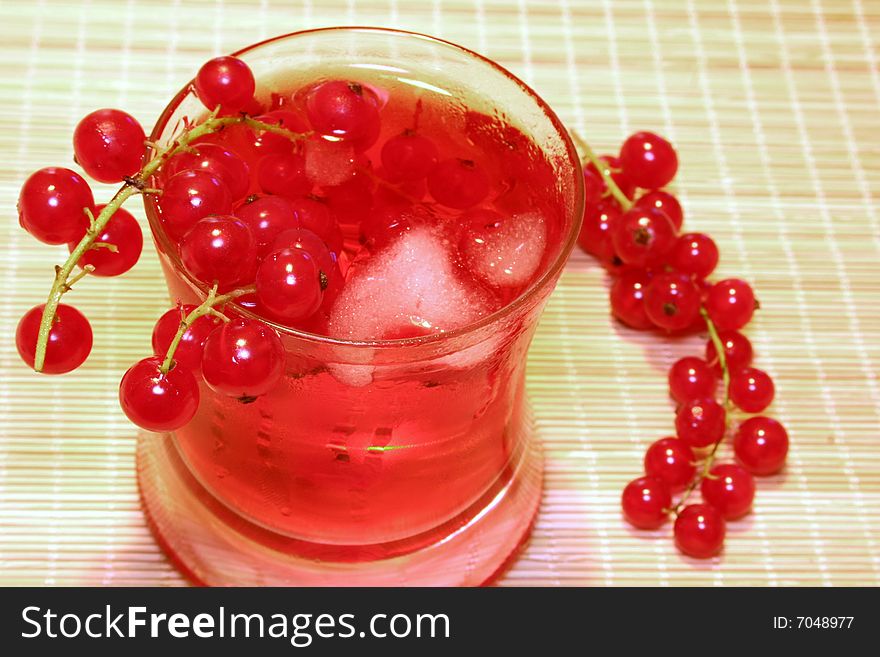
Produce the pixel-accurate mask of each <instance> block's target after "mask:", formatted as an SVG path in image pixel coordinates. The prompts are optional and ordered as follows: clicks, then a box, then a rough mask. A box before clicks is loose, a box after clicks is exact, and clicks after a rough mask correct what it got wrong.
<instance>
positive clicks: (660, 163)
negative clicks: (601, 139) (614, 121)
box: [620, 132, 678, 189]
mask: <svg viewBox="0 0 880 657" xmlns="http://www.w3.org/2000/svg"><path fill="white" fill-rule="evenodd" d="M620 164H621V166H622V167H623V171H624V172H625V173H626V176H627V178H629V179H630V180H631V181H632V182H633V183H634V184H635V185H637V186H638V187H643V188H645V189H659V188H660V187H663V186H664V185H666V184H667V183H669V182H670V181H671V180H672V179H673V178H674V177H675V172H676V171H677V170H678V156H677V155H676V154H675V149H674V148H673V147H672V144H670V143H669V142H668V141H666V140H665V139H663V137H661V136H659V135H655V134H654V133H653V132H637V133H635V134H633V135H630V136H629V137H627V139H626V141H625V142H623V146H621V147H620Z"/></svg>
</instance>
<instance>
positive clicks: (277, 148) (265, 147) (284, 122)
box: [253, 110, 309, 154]
mask: <svg viewBox="0 0 880 657" xmlns="http://www.w3.org/2000/svg"><path fill="white" fill-rule="evenodd" d="M257 121H262V122H263V123H271V124H272V125H277V126H280V127H282V128H284V129H285V130H290V131H291V132H295V133H297V134H305V133H306V132H308V131H309V124H308V123H306V120H305V119H304V118H302V117H301V116H300V115H299V114H297V113H296V112H292V111H290V110H275V111H273V112H266V113H265V114H262V115H260V116H258V117H257ZM253 147H254V149H255V150H256V151H257V152H258V153H263V154H268V153H289V152H290V151H291V142H290V138H288V137H287V136H285V135H279V134H275V133H274V132H269V131H259V132H258V133H257V134H256V135H255V139H254V142H253Z"/></svg>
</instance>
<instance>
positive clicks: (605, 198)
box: [578, 132, 788, 558]
mask: <svg viewBox="0 0 880 657" xmlns="http://www.w3.org/2000/svg"><path fill="white" fill-rule="evenodd" d="M581 146H582V148H583V150H584V151H585V152H586V154H587V159H588V161H589V163H588V164H587V166H586V167H585V170H584V182H585V188H586V207H585V211H584V223H583V228H582V229H581V233H580V236H579V238H578V241H579V243H580V245H581V247H583V249H584V250H585V251H587V252H588V253H590V254H592V255H594V256H596V257H597V258H598V259H599V261H600V262H601V263H602V265H603V266H604V267H605V268H606V269H607V270H608V271H609V272H610V273H611V274H612V276H613V277H614V282H613V284H612V286H611V294H610V296H611V311H612V313H613V314H614V316H615V317H616V318H617V319H618V320H620V321H621V322H623V323H624V324H626V325H627V326H630V327H631V328H634V329H639V330H650V329H654V330H658V331H661V332H665V333H676V334H680V333H684V332H696V331H701V330H708V332H709V335H710V339H709V341H708V342H707V344H706V353H705V358H703V359H701V358H697V357H686V358H682V359H680V360H678V361H677V362H676V363H674V364H673V366H672V368H671V369H670V371H669V393H670V396H671V397H672V399H673V400H674V401H675V403H676V404H677V411H676V416H675V432H676V437H670V438H662V439H660V440H658V441H657V442H655V443H654V444H652V445H651V446H650V447H649V448H648V451H647V453H646V454H645V460H644V467H645V476H644V477H639V478H638V479H635V480H633V481H631V482H630V483H629V484H628V485H627V486H626V488H625V489H624V491H623V497H622V505H623V513H624V516H625V517H626V519H627V520H628V521H629V522H630V523H631V524H632V525H634V526H635V527H638V528H641V529H657V528H658V527H660V526H661V525H663V523H664V522H666V520H667V518H668V517H669V515H670V514H673V515H675V525H674V535H675V542H676V545H677V546H678V548H679V549H680V550H681V551H682V552H684V553H685V554H687V555H690V556H693V557H701V558H705V557H710V556H713V555H715V554H717V553H718V552H719V551H720V550H721V547H722V545H723V541H724V535H725V521H726V520H732V519H734V518H739V517H741V516H743V515H744V514H746V513H748V511H749V509H750V508H751V506H752V500H753V498H754V494H755V482H754V479H753V475H769V474H773V473H775V472H777V471H778V470H779V469H780V468H782V466H783V464H784V462H785V457H786V454H787V452H788V435H787V433H786V431H785V428H784V427H783V426H782V425H781V424H780V423H779V422H777V421H776V420H773V419H771V418H768V417H763V416H754V417H751V418H748V419H746V420H744V421H742V422H741V423H739V425H738V426H737V427H736V428H735V430H733V431H732V433H733V451H734V454H735V457H736V460H737V461H738V463H734V462H731V463H718V464H716V463H715V458H716V455H717V453H718V449H719V447H720V446H721V444H722V442H723V441H724V438H725V436H726V435H728V429H729V427H728V415H730V414H732V413H733V412H734V411H735V410H736V409H739V411H742V412H744V413H749V414H753V413H761V412H762V411H764V409H766V408H767V407H768V406H769V405H770V403H771V402H772V401H773V396H774V392H775V390H774V385H773V380H772V379H771V378H770V376H768V375H767V374H766V373H765V372H763V371H762V370H759V369H757V368H754V367H751V361H752V345H751V343H750V342H749V340H748V338H746V337H745V336H744V335H743V334H742V333H740V332H739V330H740V329H742V328H743V327H744V326H745V325H746V324H748V322H749V321H750V320H751V318H752V314H753V313H754V311H755V309H756V308H757V307H758V304H757V302H756V299H755V295H754V293H753V291H752V288H751V287H750V286H749V284H748V283H746V282H745V281H742V280H740V279H726V280H722V281H718V282H714V283H713V282H710V281H708V280H707V277H708V276H709V275H710V274H711V273H712V272H713V271H714V269H715V266H716V265H717V263H718V248H717V246H716V245H715V242H714V241H713V240H712V239H711V238H710V237H709V236H708V235H705V234H703V233H683V234H681V233H680V230H681V227H682V223H683V213H682V209H681V205H680V204H679V203H678V201H677V199H676V198H675V196H673V195H672V194H671V193H669V192H668V191H665V190H663V189H661V188H662V187H664V186H665V185H667V184H669V183H670V182H671V181H672V179H673V178H674V177H675V173H676V171H677V169H678V158H677V155H676V152H675V149H674V148H673V147H672V145H671V144H670V143H669V142H668V141H666V140H665V139H663V138H662V137H660V136H658V135H656V134H653V133H650V132H638V133H635V134H633V135H631V136H630V137H629V138H627V140H626V141H625V142H624V143H623V146H622V147H621V150H620V155H619V156H618V157H615V156H603V157H601V158H597V157H596V156H595V155H594V154H593V153H592V151H591V150H590V149H589V147H588V146H587V145H586V144H581ZM638 190H642V193H639V194H637V191H638ZM719 381H720V382H721V385H722V386H723V397H724V403H719V401H717V399H716V396H717V392H718V387H719ZM701 461H702V462H701ZM698 466H699V471H698ZM698 487H699V489H700V493H701V494H702V498H703V503H702V504H687V503H688V501H689V499H690V496H691V493H692V492H693V491H694V490H696V488H698ZM676 493H681V496H680V498H679V500H678V501H677V503H675V504H673V495H674V494H676Z"/></svg>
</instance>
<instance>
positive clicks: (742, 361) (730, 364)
mask: <svg viewBox="0 0 880 657" xmlns="http://www.w3.org/2000/svg"><path fill="white" fill-rule="evenodd" d="M718 338H719V339H720V340H721V344H722V345H724V358H725V362H726V363H727V370H728V371H729V372H736V371H737V370H741V369H742V368H744V367H748V366H749V365H750V364H751V362H752V343H751V342H749V339H748V338H747V337H746V336H744V335H743V334H742V333H739V332H738V331H718ZM706 362H707V363H709V364H710V365H711V366H712V367H713V368H714V369H715V371H716V372H717V373H718V374H721V360H720V359H719V358H718V351H717V350H716V349H715V343H714V342H712V340H709V341H707V342H706Z"/></svg>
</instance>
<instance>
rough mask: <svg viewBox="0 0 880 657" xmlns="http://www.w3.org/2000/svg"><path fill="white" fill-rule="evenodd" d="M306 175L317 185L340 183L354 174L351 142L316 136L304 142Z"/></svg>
mask: <svg viewBox="0 0 880 657" xmlns="http://www.w3.org/2000/svg"><path fill="white" fill-rule="evenodd" d="M305 160H306V176H307V177H308V179H309V180H311V181H312V182H313V183H315V184H318V185H330V186H332V185H341V184H342V183H344V182H345V181H346V180H348V179H349V178H351V177H352V175H354V171H355V153H354V148H353V147H352V146H351V144H349V143H346V142H342V141H328V140H327V139H325V138H321V137H316V138H314V139H310V140H309V141H307V142H306V143H305Z"/></svg>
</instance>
